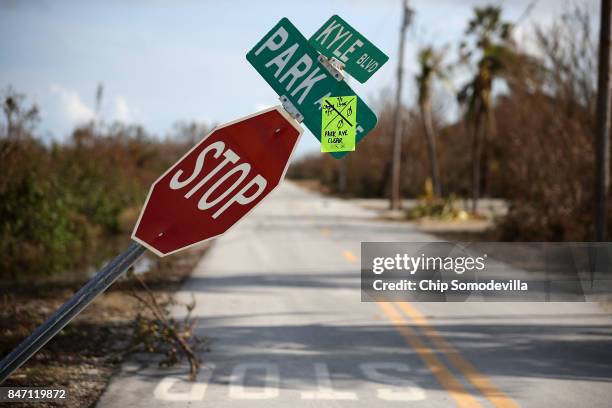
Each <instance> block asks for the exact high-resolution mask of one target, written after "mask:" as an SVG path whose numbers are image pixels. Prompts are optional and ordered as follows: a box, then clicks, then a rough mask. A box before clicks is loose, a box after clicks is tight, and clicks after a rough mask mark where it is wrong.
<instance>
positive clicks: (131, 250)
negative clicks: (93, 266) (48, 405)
mask: <svg viewBox="0 0 612 408" xmlns="http://www.w3.org/2000/svg"><path fill="white" fill-rule="evenodd" d="M145 251H146V248H145V247H144V246H142V245H140V244H137V243H136V242H133V243H132V244H131V245H130V246H129V247H128V249H127V250H125V251H124V252H123V253H121V254H120V255H119V256H117V257H116V258H115V259H113V260H112V261H111V262H109V263H108V265H106V266H105V267H104V268H102V269H101V270H100V271H99V272H98V273H97V274H96V275H95V276H94V277H93V278H91V280H90V281H89V282H87V284H85V286H83V287H82V288H81V289H79V291H78V292H77V293H75V294H74V295H73V296H72V297H71V298H70V299H69V300H68V301H67V302H66V303H64V304H63V305H62V306H61V307H60V308H59V309H58V310H57V311H56V312H55V313H53V314H52V315H51V316H50V317H49V318H48V319H47V320H46V321H45V322H44V323H43V324H41V325H40V326H38V328H36V330H34V332H32V334H30V335H29V336H28V337H27V338H26V339H25V340H24V341H22V342H21V344H19V346H17V348H15V349H14V350H13V351H11V352H10V353H9V354H8V355H7V356H6V357H5V358H4V359H2V361H0V384H1V383H3V382H4V380H6V379H7V378H8V377H9V376H10V375H11V374H12V373H13V371H15V370H17V369H18V368H19V367H20V366H21V365H22V364H23V363H25V362H26V361H28V359H29V358H30V357H32V356H33V355H34V354H35V353H36V352H37V351H38V350H39V349H40V348H41V347H42V346H44V345H45V344H46V343H47V342H48V341H49V340H51V339H52V338H53V337H54V336H55V335H56V334H57V333H59V332H60V331H61V330H62V329H63V328H64V326H66V325H67V324H68V323H70V321H71V320H72V319H74V318H75V317H76V316H77V315H78V314H79V313H81V311H82V310H83V309H85V308H86V307H87V305H89V304H90V303H91V302H92V301H93V300H94V299H95V298H96V297H97V296H98V295H99V294H100V293H102V292H104V291H105V290H106V289H107V288H108V287H109V286H110V285H111V284H112V283H113V282H115V281H116V280H117V278H119V276H121V275H122V274H123V273H124V272H125V271H127V270H128V269H129V267H130V266H132V265H133V264H134V262H136V261H137V260H138V258H140V257H141V256H142V254H143V253H144V252H145Z"/></svg>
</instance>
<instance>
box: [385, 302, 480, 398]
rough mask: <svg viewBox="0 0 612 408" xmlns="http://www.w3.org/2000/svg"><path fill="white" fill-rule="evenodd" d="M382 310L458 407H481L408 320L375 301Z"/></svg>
mask: <svg viewBox="0 0 612 408" xmlns="http://www.w3.org/2000/svg"><path fill="white" fill-rule="evenodd" d="M376 304H377V305H378V306H379V307H380V308H381V309H382V310H383V312H384V313H385V314H386V315H387V317H388V318H389V320H390V321H391V322H392V323H393V324H394V325H395V327H396V329H397V330H398V331H399V332H400V334H401V335H402V337H404V340H405V341H406V343H407V344H408V345H409V346H410V347H411V348H412V349H413V350H414V351H415V352H416V353H417V354H418V355H419V357H420V358H421V360H423V362H424V363H425V364H426V365H427V367H428V368H429V370H430V371H431V372H432V374H433V375H434V376H435V377H436V379H437V380H438V382H439V383H440V384H441V385H442V386H443V387H444V388H446V390H447V391H448V393H449V394H450V396H451V397H452V398H453V399H454V400H455V402H456V403H457V406H459V407H460V408H468V407H469V408H472V407H482V405H481V404H480V403H479V402H478V401H477V400H476V399H475V398H474V397H473V396H472V395H471V394H470V393H469V392H468V391H467V390H466V389H465V387H464V386H463V384H461V382H459V380H458V379H457V378H456V377H455V376H454V375H453V373H452V372H451V371H450V370H449V369H448V368H447V367H446V366H445V365H444V364H443V363H442V362H441V361H440V360H439V359H438V357H437V356H436V354H435V352H434V351H433V350H432V349H430V348H429V347H427V345H426V344H425V343H423V342H422V341H421V339H419V337H418V336H417V334H416V333H415V331H414V330H413V329H411V328H410V327H409V326H408V321H406V319H404V317H403V316H402V315H401V314H400V313H399V312H398V311H397V309H395V307H393V306H392V305H391V303H387V302H376Z"/></svg>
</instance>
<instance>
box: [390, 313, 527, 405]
mask: <svg viewBox="0 0 612 408" xmlns="http://www.w3.org/2000/svg"><path fill="white" fill-rule="evenodd" d="M397 304H398V305H399V307H400V308H401V310H403V311H404V313H406V314H407V315H408V316H409V317H410V318H411V319H412V320H413V321H414V323H416V325H417V326H418V327H419V328H420V329H421V331H422V332H423V333H424V334H425V335H426V336H427V337H428V338H429V339H430V340H431V341H432V343H433V344H434V345H435V347H436V348H437V349H438V350H439V351H441V352H442V353H444V354H445V355H446V356H447V357H448V359H449V361H450V362H451V363H452V364H453V365H454V366H455V367H457V369H458V370H459V371H461V372H462V373H463V375H464V376H465V378H467V380H468V381H469V382H470V383H472V385H473V386H474V387H475V388H476V389H477V390H478V391H480V392H481V393H482V395H483V396H484V397H485V398H486V399H488V400H489V401H490V402H491V404H493V406H495V407H497V408H515V407H518V406H519V405H518V404H517V403H516V402H515V401H514V400H513V399H512V398H510V397H509V396H508V395H506V394H505V393H504V392H503V391H502V390H500V389H499V388H497V386H496V385H495V384H493V382H491V381H490V380H489V379H488V378H487V377H486V376H484V375H483V374H481V373H480V372H478V370H477V369H476V367H474V366H473V365H472V364H471V363H470V362H469V361H467V360H466V359H465V358H463V356H462V355H461V354H460V353H459V351H458V350H457V349H456V348H455V347H453V346H452V345H451V344H450V343H449V342H448V341H447V340H446V339H445V338H444V337H442V335H441V334H440V333H439V332H438V331H437V330H436V329H434V328H433V327H432V326H431V325H430V324H429V322H428V321H427V319H426V318H425V316H423V315H422V314H421V313H420V312H419V311H418V310H417V309H416V308H415V307H414V306H412V305H411V304H410V303H408V302H397Z"/></svg>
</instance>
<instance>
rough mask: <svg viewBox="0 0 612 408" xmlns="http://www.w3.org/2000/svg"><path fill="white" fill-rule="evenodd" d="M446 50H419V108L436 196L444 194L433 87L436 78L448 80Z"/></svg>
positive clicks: (429, 48)
mask: <svg viewBox="0 0 612 408" xmlns="http://www.w3.org/2000/svg"><path fill="white" fill-rule="evenodd" d="M443 60H444V52H443V51H440V52H437V51H436V50H434V48H433V47H426V48H424V49H422V50H421V51H420V52H419V74H418V75H417V76H416V78H415V79H416V83H417V86H418V88H419V110H420V111H421V120H422V122H423V130H424V133H425V142H426V143H427V156H428V157H429V168H430V177H431V181H432V184H433V193H434V195H435V196H436V197H440V196H441V195H442V187H441V182H440V169H439V167H438V157H437V152H436V137H437V135H436V131H435V128H434V124H433V117H432V112H431V87H432V81H433V80H434V78H438V79H441V80H443V81H447V82H448V78H447V76H446V74H445V72H444V67H443V65H442V64H443Z"/></svg>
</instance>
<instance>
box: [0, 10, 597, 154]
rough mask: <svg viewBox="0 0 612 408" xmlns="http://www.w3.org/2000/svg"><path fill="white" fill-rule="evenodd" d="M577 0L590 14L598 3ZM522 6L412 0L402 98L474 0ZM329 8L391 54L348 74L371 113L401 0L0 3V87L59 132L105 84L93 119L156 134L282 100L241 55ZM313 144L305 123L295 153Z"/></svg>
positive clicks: (386, 75) (80, 117)
mask: <svg viewBox="0 0 612 408" xmlns="http://www.w3.org/2000/svg"><path fill="white" fill-rule="evenodd" d="M579 1H581V2H584V3H587V4H588V5H589V7H590V8H591V9H593V10H594V12H596V11H597V3H598V2H597V1H596V0H579ZM530 3H532V0H508V1H500V0H488V1H487V0H484V1H480V0H411V1H410V6H411V7H412V8H413V9H414V10H415V12H416V14H415V18H414V23H413V25H412V26H411V27H410V29H409V31H408V35H407V40H406V51H405V57H404V63H405V74H404V75H405V78H404V84H405V86H404V88H403V89H402V91H403V100H404V102H406V103H408V104H410V103H413V102H414V99H415V91H416V89H415V86H414V81H413V78H414V76H415V74H416V69H417V64H416V54H417V50H418V49H419V47H422V46H423V45H425V44H434V45H438V46H444V45H446V44H449V45H453V46H456V45H457V44H458V43H459V41H460V39H461V36H462V33H463V31H464V30H465V26H466V23H467V21H468V19H469V18H470V16H471V14H472V9H473V7H474V6H476V5H485V4H495V5H501V6H502V7H503V9H504V16H505V18H506V19H508V20H510V21H516V20H517V19H518V18H519V16H521V15H522V14H523V13H524V11H525V9H526V8H527V7H528V5H529V4H530ZM564 3H565V2H564V0H539V1H536V4H535V6H534V7H533V9H532V11H531V13H530V15H529V18H528V19H526V20H524V21H523V22H521V25H520V26H519V31H518V33H517V35H519V38H521V36H520V34H521V33H524V32H525V31H527V30H529V29H530V27H531V26H532V25H533V24H534V23H538V24H545V25H546V24H550V22H551V21H552V20H553V18H554V17H555V16H557V15H558V14H559V13H560V12H561V10H562V5H563V4H564ZM333 14H338V15H340V16H341V17H343V18H344V19H345V20H346V21H347V22H349V23H350V24H351V25H352V26H353V27H354V28H356V29H357V30H358V31H360V32H361V33H362V34H363V35H364V36H365V37H366V38H368V39H369V40H370V41H371V42H373V43H374V44H375V45H376V46H378V47H379V48H380V49H381V50H383V51H384V52H385V53H386V54H387V55H389V57H390V59H389V61H388V62H387V63H386V64H385V65H384V66H383V67H382V68H381V69H380V70H379V71H378V72H377V73H376V74H374V76H373V77H372V78H371V79H370V80H369V81H367V82H366V83H365V84H360V83H358V82H357V81H354V80H350V85H351V87H352V88H353V89H354V90H355V91H356V92H357V93H358V94H359V95H360V96H361V97H362V98H363V99H364V100H365V101H366V102H367V103H368V104H370V105H371V106H372V107H373V109H374V110H375V111H376V108H377V105H376V101H377V100H380V99H381V98H383V97H386V96H390V95H388V93H389V92H390V91H389V90H390V89H391V87H392V85H393V84H394V83H395V80H396V79H395V72H396V69H397V63H398V60H397V47H398V40H399V25H400V18H401V2H400V0H378V1H375V0H371V1H366V0H351V1H349V0H323V1H321V0H308V1H303V0H302V1H293V0H285V1H282V2H280V1H266V0H258V1H252V0H251V1H186V0H180V1H155V0H150V1H145V0H125V1H117V0H107V1H103V2H79V1H61V0H53V1H51V0H49V1H45V0H38V1H35V0H24V1H18V0H0V50H1V52H0V91H4V90H6V89H7V88H8V87H9V86H11V87H12V88H13V89H14V90H16V91H18V92H20V93H23V94H25V95H27V97H28V100H29V101H31V102H35V103H36V104H37V105H38V106H39V108H40V110H41V116H42V120H41V124H40V126H39V131H40V133H41V134H43V136H44V137H45V138H48V139H54V140H57V141H62V140H65V138H66V137H67V135H69V133H70V131H71V130H72V129H73V128H74V127H75V126H76V125H78V124H82V123H85V122H87V121H89V120H91V119H92V118H93V117H94V116H95V115H96V113H95V112H94V110H95V108H94V106H95V92H96V87H97V85H98V84H99V83H103V85H104V98H103V103H102V107H101V109H100V112H99V113H98V116H99V119H101V120H103V121H105V122H112V121H115V120H117V121H122V122H125V123H129V124H140V125H143V126H144V128H145V129H147V130H148V131H149V132H152V133H153V134H155V135H157V136H160V137H163V136H165V135H167V134H168V133H169V132H170V131H171V130H172V126H173V124H175V123H176V122H178V121H198V122H205V123H208V124H211V123H223V122H227V121H230V120H234V119H237V118H239V117H242V116H246V115H249V114H251V113H254V112H256V111H258V110H261V109H264V108H266V107H269V106H273V105H277V104H279V102H278V96H277V95H276V94H275V93H274V91H272V88H270V87H269V86H268V84H267V83H266V82H265V81H264V80H263V78H261V77H260V76H259V74H258V73H257V72H256V71H255V69H254V68H253V67H251V66H250V64H249V63H248V62H247V60H246V58H245V55H246V53H247V52H248V51H249V50H250V49H251V48H252V47H253V46H254V45H255V44H256V42H257V41H258V40H259V39H261V38H262V37H263V36H264V35H265V34H266V33H267V32H268V31H269V30H270V29H271V28H272V27H273V26H274V25H275V24H276V23H277V22H278V20H279V19H280V18H282V17H288V18H289V19H290V20H291V21H292V22H293V24H294V25H296V26H297V27H298V29H299V30H300V31H301V32H302V33H303V34H304V36H305V37H307V38H308V37H310V35H312V34H313V33H314V32H315V31H316V30H317V29H318V28H319V27H320V26H321V25H322V24H323V23H324V22H325V21H326V20H327V19H328V18H329V17H330V16H331V15H333ZM450 114H451V115H452V110H451V113H450ZM318 150H319V142H318V141H317V140H316V138H315V137H314V136H313V135H312V134H310V133H309V132H308V131H307V130H306V132H305V134H304V136H303V137H302V140H301V141H300V145H299V146H298V150H297V155H298V156H300V155H303V154H305V153H308V152H312V151H318Z"/></svg>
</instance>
